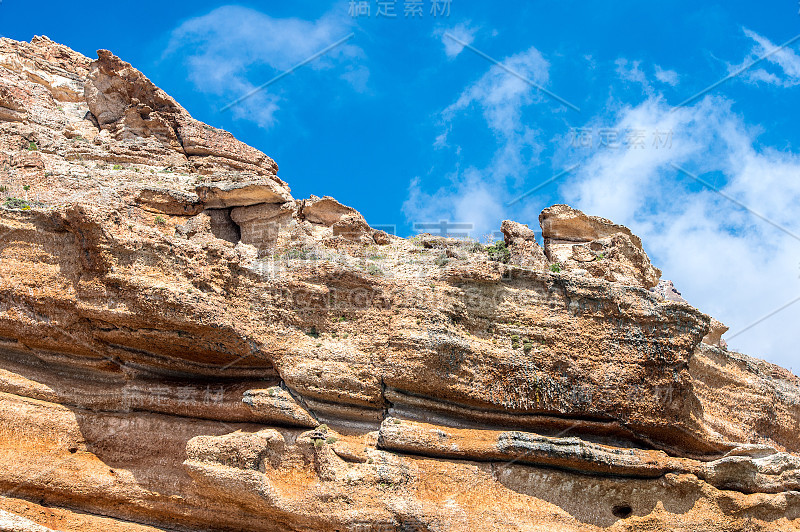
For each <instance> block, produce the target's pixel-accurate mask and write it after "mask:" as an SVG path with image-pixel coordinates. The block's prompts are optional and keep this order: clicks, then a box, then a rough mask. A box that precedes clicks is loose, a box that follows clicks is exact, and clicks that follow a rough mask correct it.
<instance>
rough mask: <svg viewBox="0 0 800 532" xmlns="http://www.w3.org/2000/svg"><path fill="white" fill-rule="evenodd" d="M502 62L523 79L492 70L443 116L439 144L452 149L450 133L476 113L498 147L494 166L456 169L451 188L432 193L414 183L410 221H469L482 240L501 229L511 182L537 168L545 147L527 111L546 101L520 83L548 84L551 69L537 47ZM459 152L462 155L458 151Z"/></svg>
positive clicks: (407, 206)
mask: <svg viewBox="0 0 800 532" xmlns="http://www.w3.org/2000/svg"><path fill="white" fill-rule="evenodd" d="M502 63H503V65H505V66H506V67H507V68H510V69H513V70H514V71H515V72H516V73H518V74H519V75H518V76H513V75H510V74H509V73H508V72H507V71H505V70H504V69H502V68H500V67H498V66H496V65H495V66H491V67H489V69H488V70H487V71H486V72H484V73H483V74H482V75H481V77H480V78H479V79H478V80H477V81H475V82H474V83H472V84H470V85H469V86H468V87H466V88H465V89H464V91H463V92H462V93H461V95H460V96H459V97H458V98H457V100H456V101H455V102H454V103H453V104H451V105H450V106H448V107H447V108H446V109H445V110H444V111H443V112H442V114H441V119H442V127H443V129H444V132H443V133H442V134H440V135H439V136H438V137H437V139H436V141H435V143H434V145H435V146H436V147H439V148H441V147H444V146H447V136H448V132H449V131H450V130H451V129H452V128H454V127H456V126H455V122H456V120H457V119H458V118H460V117H462V116H464V115H472V114H475V113H477V114H478V116H480V117H481V119H482V121H483V123H484V124H485V127H486V128H488V130H489V131H490V132H491V133H492V135H493V137H494V139H495V142H496V147H495V151H494V154H493V156H492V158H491V162H490V164H489V165H488V166H487V167H485V168H477V167H475V166H468V167H467V168H466V169H464V170H461V169H459V170H456V171H454V172H452V173H451V174H450V175H449V180H448V184H447V185H446V186H444V187H440V188H438V189H437V190H434V191H432V192H426V191H425V190H424V186H423V185H424V183H423V182H422V181H421V180H420V179H415V180H413V181H412V182H411V185H410V188H409V197H408V200H407V201H406V202H405V204H404V206H403V210H404V213H405V214H406V216H407V217H408V218H409V220H411V221H418V220H423V219H424V220H427V219H430V220H440V219H441V220H452V221H462V222H469V223H473V224H474V226H475V229H474V231H473V236H475V237H482V236H483V235H485V234H488V233H490V232H491V231H492V230H494V229H496V228H497V221H498V220H499V219H500V218H501V217H502V215H503V210H504V207H503V203H504V202H505V201H507V200H508V191H507V181H508V180H517V179H520V178H521V177H523V176H524V175H525V174H526V173H527V172H528V171H529V170H530V168H531V167H532V166H535V165H536V164H537V163H538V156H539V153H540V152H541V150H542V147H541V145H540V141H539V139H538V135H537V131H536V130H535V129H534V128H532V127H530V126H529V125H527V124H526V123H525V121H524V120H523V111H524V109H525V108H526V107H528V106H530V105H532V104H534V103H536V102H539V101H542V99H543V96H542V95H541V94H540V92H539V91H538V90H537V89H536V88H535V87H534V86H533V85H531V84H530V83H527V82H526V81H524V80H523V79H521V78H526V79H529V80H531V81H533V82H534V83H536V84H537V85H545V84H546V83H547V81H548V78H549V67H550V65H549V63H548V62H547V61H546V60H545V59H544V57H543V56H542V54H541V53H540V52H539V51H538V50H537V49H536V48H533V47H531V48H529V49H528V50H525V51H524V52H521V53H518V54H515V55H512V56H510V57H508V58H506V59H504V60H503V61H502ZM454 149H455V150H456V152H457V153H459V154H460V148H459V147H458V146H456V147H454Z"/></svg>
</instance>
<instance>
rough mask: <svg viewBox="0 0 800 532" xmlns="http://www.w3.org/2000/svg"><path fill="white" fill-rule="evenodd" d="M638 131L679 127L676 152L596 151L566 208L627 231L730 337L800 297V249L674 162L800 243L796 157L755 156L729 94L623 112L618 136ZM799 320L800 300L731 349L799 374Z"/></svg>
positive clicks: (568, 194)
mask: <svg viewBox="0 0 800 532" xmlns="http://www.w3.org/2000/svg"><path fill="white" fill-rule="evenodd" d="M632 126H634V127H642V128H646V129H649V130H653V129H655V128H659V129H661V130H662V131H664V130H672V131H673V133H674V141H673V144H672V149H645V150H634V149H620V150H603V151H598V152H595V153H593V154H591V155H589V156H587V157H585V159H584V161H583V164H582V166H581V168H580V169H579V170H578V175H577V176H576V177H575V178H574V179H572V180H570V181H568V182H567V183H565V184H564V185H563V187H562V191H563V193H564V197H565V199H566V201H567V202H568V203H570V204H572V205H574V206H576V207H577V208H580V209H582V210H584V211H585V212H587V213H589V214H595V215H600V216H604V217H607V218H610V219H612V220H614V221H615V222H617V223H623V224H626V225H628V226H629V227H631V229H633V230H634V232H636V233H637V234H639V235H640V236H641V237H642V240H643V242H644V244H645V247H646V249H647V251H648V252H649V253H650V256H651V259H652V260H653V262H654V263H655V264H656V265H657V266H659V267H661V268H662V269H663V270H664V278H666V279H671V280H673V281H674V282H675V285H676V287H677V288H678V290H680V291H682V292H683V295H684V297H686V299H687V300H689V302H690V303H692V304H693V305H695V306H697V307H698V308H699V309H700V310H702V311H704V312H707V313H709V314H711V315H713V316H715V317H716V318H718V319H720V320H721V321H723V322H724V323H726V324H727V325H729V326H730V327H731V331H730V333H729V335H733V334H735V333H736V332H737V331H738V330H742V329H744V328H745V327H747V326H748V325H750V324H751V323H753V322H754V321H756V320H757V319H759V318H760V317H762V316H764V315H766V314H768V313H769V312H771V311H773V310H775V309H777V308H779V307H780V306H782V305H783V304H785V303H786V302H788V301H790V300H791V299H794V298H795V297H798V296H800V241H798V240H797V239H795V238H793V237H792V236H789V235H787V234H786V233H784V232H782V231H781V230H779V229H776V228H775V227H773V226H772V225H770V224H769V223H766V222H764V221H763V220H761V219H759V218H758V217H757V216H754V215H753V214H751V213H750V212H748V211H747V210H745V209H744V208H742V207H741V206H739V205H737V204H735V203H733V202H731V201H729V200H728V199H726V198H725V197H723V196H722V195H720V194H717V193H715V192H714V191H712V190H710V189H709V188H707V187H706V186H704V185H701V184H699V183H697V182H696V181H694V179H692V178H691V177H688V176H685V175H682V174H681V173H680V172H678V171H677V170H675V169H674V168H673V167H672V166H671V163H673V164H677V165H679V166H680V167H682V168H685V169H686V170H688V171H690V172H692V173H694V174H695V175H698V176H699V177H701V178H702V179H704V180H706V181H710V182H713V183H712V184H715V187H716V188H718V189H719V190H720V191H721V192H722V193H723V194H725V195H728V196H730V197H733V198H735V199H736V200H737V201H739V202H741V203H742V204H743V205H746V206H747V207H749V208H750V209H752V210H753V211H756V212H758V213H759V214H761V215H763V216H765V217H766V218H768V219H769V220H771V221H772V222H773V223H775V224H778V225H780V226H782V227H784V228H786V229H787V230H788V231H790V232H793V233H794V234H796V235H800V220H798V218H797V217H796V215H795V211H796V206H797V205H798V204H800V180H798V179H797V176H798V175H800V155H798V154H794V153H787V152H780V151H777V150H773V149H762V148H757V143H756V139H755V134H754V133H753V132H751V131H748V128H747V126H746V124H744V123H743V121H742V119H741V118H740V117H738V116H737V115H735V114H734V113H732V112H731V109H730V102H729V101H727V100H725V99H722V98H715V97H710V96H708V97H706V98H704V99H703V100H701V101H700V102H699V103H697V104H696V105H694V106H692V107H686V108H681V109H680V110H678V111H675V112H670V108H669V107H668V106H667V105H666V104H665V103H664V102H662V101H661V100H657V99H648V100H647V101H645V102H644V103H642V104H640V105H638V106H636V107H627V108H625V109H623V110H621V111H620V112H619V113H618V115H617V120H616V127H617V128H620V129H624V128H626V127H632ZM798 321H800V303H797V304H796V305H793V306H791V307H789V308H787V309H785V310H783V311H782V312H780V313H778V314H776V315H775V316H773V317H772V318H770V319H768V320H765V321H764V322H763V323H761V324H759V325H757V326H755V327H753V328H752V329H750V330H748V331H746V332H744V333H743V334H741V335H740V336H737V337H735V338H734V339H733V340H732V341H731V347H732V348H739V349H741V350H742V351H743V352H745V353H747V354H750V355H753V356H758V357H764V358H768V359H769V360H771V361H773V362H776V363H779V364H781V365H783V366H786V367H794V368H795V371H796V370H797V368H798V363H800V359H798V349H797V345H798V344H800V332H798V330H797V328H796V323H797V322H798Z"/></svg>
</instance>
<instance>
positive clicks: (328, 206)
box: [301, 196, 361, 227]
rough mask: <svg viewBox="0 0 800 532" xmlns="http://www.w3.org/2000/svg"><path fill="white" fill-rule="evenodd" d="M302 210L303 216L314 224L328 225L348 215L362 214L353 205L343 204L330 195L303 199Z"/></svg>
mask: <svg viewBox="0 0 800 532" xmlns="http://www.w3.org/2000/svg"><path fill="white" fill-rule="evenodd" d="M301 212H302V216H303V218H305V219H306V220H308V221H309V222H311V223H312V224H320V225H324V226H328V227H330V226H332V225H333V224H335V223H336V222H338V221H339V220H341V219H342V218H344V217H345V216H347V215H358V216H361V214H360V213H359V212H358V211H356V210H355V209H353V208H352V207H347V206H345V205H342V204H341V203H339V202H338V201H336V200H335V199H333V198H332V197H330V196H325V197H323V198H318V197H316V196H311V198H310V199H307V200H303V204H302V206H301Z"/></svg>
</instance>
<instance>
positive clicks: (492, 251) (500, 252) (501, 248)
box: [486, 240, 511, 263]
mask: <svg viewBox="0 0 800 532" xmlns="http://www.w3.org/2000/svg"><path fill="white" fill-rule="evenodd" d="M486 251H487V253H489V260H493V261H496V262H502V263H508V261H509V260H511V250H510V249H508V246H506V243H505V242H503V241H502V240H498V241H497V242H495V243H494V244H491V245H489V246H486Z"/></svg>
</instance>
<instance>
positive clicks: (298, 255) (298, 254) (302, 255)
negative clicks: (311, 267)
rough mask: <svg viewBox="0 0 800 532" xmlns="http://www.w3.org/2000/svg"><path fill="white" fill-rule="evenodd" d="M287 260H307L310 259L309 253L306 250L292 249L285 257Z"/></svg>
mask: <svg viewBox="0 0 800 532" xmlns="http://www.w3.org/2000/svg"><path fill="white" fill-rule="evenodd" d="M284 257H286V258H287V259H301V260H305V259H307V258H308V251H306V250H305V249H290V250H289V251H287V252H286V254H285V255H284Z"/></svg>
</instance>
